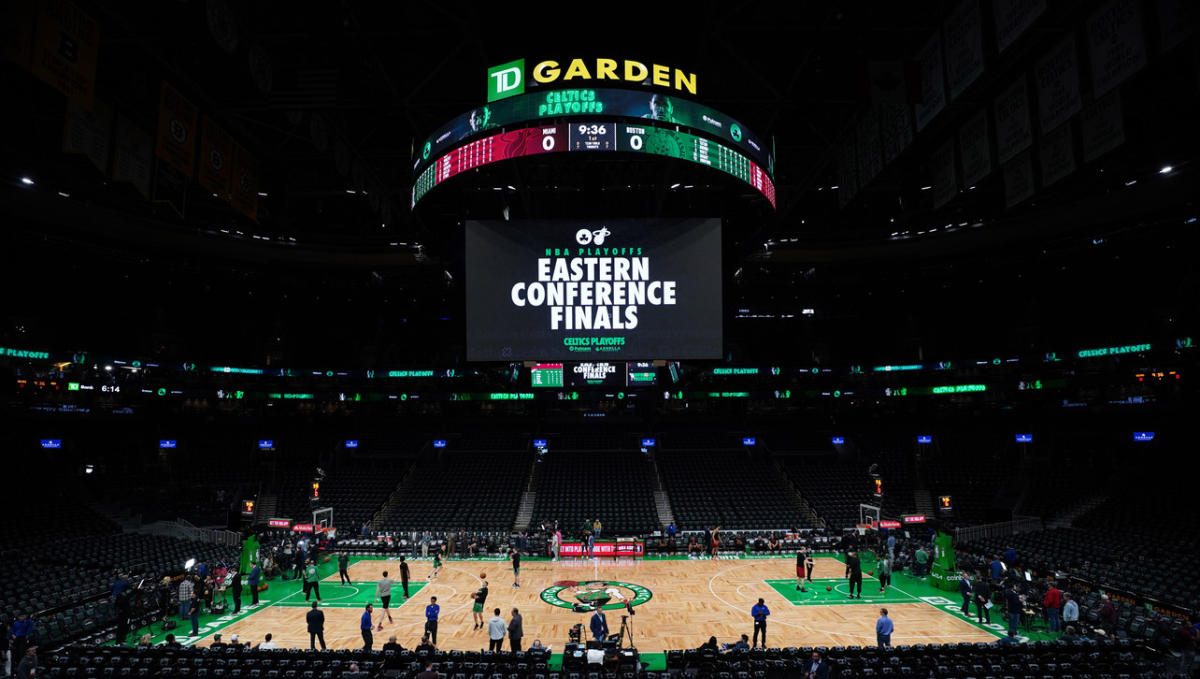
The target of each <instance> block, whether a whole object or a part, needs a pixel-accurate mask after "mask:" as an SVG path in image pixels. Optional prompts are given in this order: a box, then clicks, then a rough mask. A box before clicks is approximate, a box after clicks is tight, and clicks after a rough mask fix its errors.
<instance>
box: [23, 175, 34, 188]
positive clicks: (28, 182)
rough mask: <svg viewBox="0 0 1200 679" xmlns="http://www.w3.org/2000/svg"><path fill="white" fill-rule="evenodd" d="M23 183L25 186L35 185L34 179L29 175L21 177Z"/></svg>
mask: <svg viewBox="0 0 1200 679" xmlns="http://www.w3.org/2000/svg"><path fill="white" fill-rule="evenodd" d="M21 183H22V184H24V185H25V186H33V180H32V179H30V178H29V177H21Z"/></svg>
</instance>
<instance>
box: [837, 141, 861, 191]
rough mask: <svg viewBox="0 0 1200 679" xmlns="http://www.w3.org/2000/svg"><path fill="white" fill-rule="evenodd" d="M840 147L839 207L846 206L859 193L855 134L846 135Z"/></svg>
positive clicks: (838, 167) (838, 166)
mask: <svg viewBox="0 0 1200 679" xmlns="http://www.w3.org/2000/svg"><path fill="white" fill-rule="evenodd" d="M838 149H839V151H838V156H837V171H838V189H837V192H838V207H844V206H845V205H846V204H847V203H849V202H850V200H851V199H852V198H854V195H855V194H857V193H858V152H857V150H856V149H855V146H854V135H853V134H848V135H846V138H845V139H844V140H843V141H842V143H841V144H840V145H839V146H838Z"/></svg>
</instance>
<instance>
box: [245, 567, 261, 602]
mask: <svg viewBox="0 0 1200 679" xmlns="http://www.w3.org/2000/svg"><path fill="white" fill-rule="evenodd" d="M260 577H262V569H261V568H259V567H258V564H257V563H255V564H253V565H252V566H251V567H250V577H248V578H246V584H247V585H250V605H251V606H256V605H258V579H259V578H260Z"/></svg>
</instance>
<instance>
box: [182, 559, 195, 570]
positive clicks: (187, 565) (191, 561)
mask: <svg viewBox="0 0 1200 679" xmlns="http://www.w3.org/2000/svg"><path fill="white" fill-rule="evenodd" d="M195 565H196V560H195V559H188V560H187V562H186V563H184V564H183V570H185V571H190V570H192V566H195Z"/></svg>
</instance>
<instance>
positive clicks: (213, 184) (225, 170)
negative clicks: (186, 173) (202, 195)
mask: <svg viewBox="0 0 1200 679" xmlns="http://www.w3.org/2000/svg"><path fill="white" fill-rule="evenodd" d="M232 177H233V137H231V136H229V133H228V132H226V131H225V130H224V129H223V128H222V127H221V126H220V125H218V124H217V123H216V122H214V121H213V119H212V118H209V117H208V116H201V126H200V175H199V177H198V178H197V180H198V181H199V182H200V186H203V187H204V188H205V189H208V190H209V191H211V192H212V193H215V194H216V195H217V197H218V198H220V199H221V200H225V201H227V200H229V199H230V193H231V186H230V184H231V179H232Z"/></svg>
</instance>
